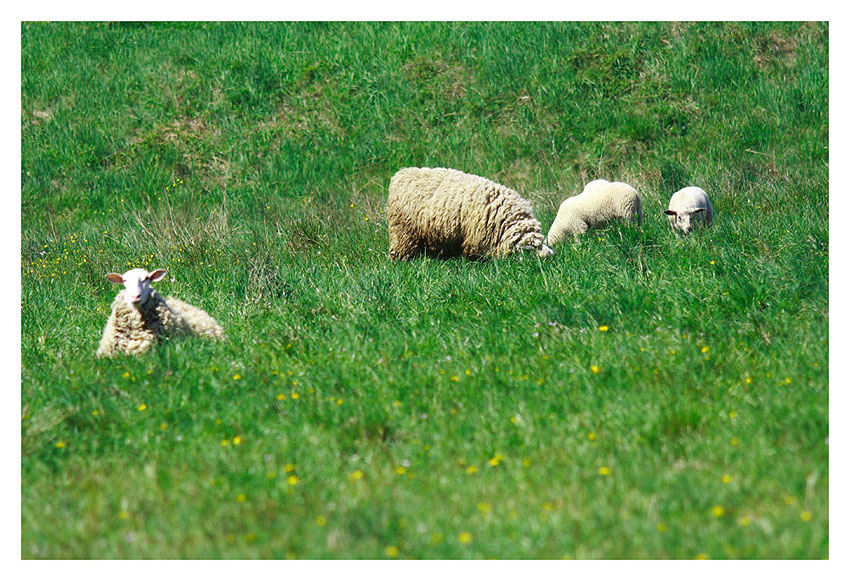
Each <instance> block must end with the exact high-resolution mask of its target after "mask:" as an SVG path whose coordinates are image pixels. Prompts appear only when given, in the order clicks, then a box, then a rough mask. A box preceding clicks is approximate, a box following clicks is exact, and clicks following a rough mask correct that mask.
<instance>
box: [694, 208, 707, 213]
mask: <svg viewBox="0 0 850 581" xmlns="http://www.w3.org/2000/svg"><path fill="white" fill-rule="evenodd" d="M700 212H705V208H697V209H696V210H694V211H693V213H694V214H699V213H700Z"/></svg>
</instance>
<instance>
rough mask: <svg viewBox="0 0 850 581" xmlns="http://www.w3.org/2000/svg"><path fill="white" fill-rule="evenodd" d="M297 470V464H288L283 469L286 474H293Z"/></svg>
mask: <svg viewBox="0 0 850 581" xmlns="http://www.w3.org/2000/svg"><path fill="white" fill-rule="evenodd" d="M294 470H295V464H286V465H285V466H284V467H283V471H284V472H286V473H289V472H293V471H294Z"/></svg>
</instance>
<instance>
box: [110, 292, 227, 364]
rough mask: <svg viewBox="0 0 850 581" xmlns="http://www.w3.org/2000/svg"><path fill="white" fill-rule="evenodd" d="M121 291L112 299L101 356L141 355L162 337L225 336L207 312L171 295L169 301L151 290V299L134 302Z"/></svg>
mask: <svg viewBox="0 0 850 581" xmlns="http://www.w3.org/2000/svg"><path fill="white" fill-rule="evenodd" d="M124 292H125V291H124V290H121V291H120V292H119V293H118V294H117V295H116V296H115V300H113V301H112V312H111V313H110V315H109V319H108V320H107V321H106V327H105V328H104V330H103V337H102V338H101V340H100V345H99V347H98V350H97V355H98V356H99V357H112V356H114V355H117V354H118V353H126V354H128V355H138V354H141V353H144V352H146V351H148V350H149V349H150V348H151V347H153V345H154V344H155V343H156V342H157V341H158V340H159V339H164V338H168V337H178V336H183V335H198V336H201V337H207V338H211V339H223V338H224V332H223V331H222V328H221V326H220V325H219V324H218V323H217V322H216V321H215V319H213V318H212V317H211V316H209V315H208V314H207V313H206V312H205V311H203V310H201V309H199V308H197V307H195V306H192V305H190V304H188V303H185V302H183V301H181V300H179V299H175V298H173V297H169V298H168V299H167V300H166V299H165V298H164V297H163V296H162V295H160V294H159V293H157V292H156V291H155V290H153V289H151V296H150V298H149V299H148V300H147V301H146V302H145V303H144V304H140V305H135V306H134V305H131V304H129V303H128V302H127V300H126V299H125V298H124Z"/></svg>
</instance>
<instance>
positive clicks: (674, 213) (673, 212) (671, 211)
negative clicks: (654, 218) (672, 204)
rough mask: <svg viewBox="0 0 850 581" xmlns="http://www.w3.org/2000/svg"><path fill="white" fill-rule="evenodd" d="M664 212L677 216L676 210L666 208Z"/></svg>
mask: <svg viewBox="0 0 850 581" xmlns="http://www.w3.org/2000/svg"><path fill="white" fill-rule="evenodd" d="M664 213H665V214H667V215H668V216H675V215H676V212H675V211H674V210H664Z"/></svg>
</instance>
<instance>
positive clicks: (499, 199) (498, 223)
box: [387, 167, 552, 260]
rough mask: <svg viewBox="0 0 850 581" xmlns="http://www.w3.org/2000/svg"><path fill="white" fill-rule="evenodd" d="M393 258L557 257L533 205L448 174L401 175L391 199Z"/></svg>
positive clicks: (481, 181) (478, 180)
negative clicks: (545, 240) (533, 253)
mask: <svg viewBox="0 0 850 581" xmlns="http://www.w3.org/2000/svg"><path fill="white" fill-rule="evenodd" d="M387 225H388V228H389V237H390V258H392V259H394V260H407V259H410V258H413V257H414V256H416V255H418V254H420V253H422V252H425V253H427V254H435V255H438V256H458V255H463V256H466V257H468V258H472V259H477V258H489V257H494V256H506V255H508V254H511V253H513V252H516V251H517V250H536V251H537V252H538V254H539V255H541V256H548V255H549V254H551V252H552V251H551V249H550V248H549V247H548V246H546V245H545V244H543V234H542V233H541V228H540V222H539V221H538V220H537V219H536V218H535V217H534V212H533V211H532V209H531V203H530V202H529V201H528V200H526V199H525V198H523V197H522V196H520V195H519V194H518V193H517V192H515V191H514V190H512V189H510V188H507V187H505V186H503V185H501V184H498V183H496V182H494V181H491V180H488V179H486V178H483V177H479V176H476V175H471V174H467V173H464V172H461V171H458V170H455V169H448V168H416V167H409V168H404V169H400V170H399V171H398V172H396V174H395V175H394V176H393V177H392V179H391V180H390V186H389V197H388V199H387Z"/></svg>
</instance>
